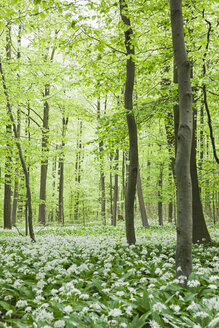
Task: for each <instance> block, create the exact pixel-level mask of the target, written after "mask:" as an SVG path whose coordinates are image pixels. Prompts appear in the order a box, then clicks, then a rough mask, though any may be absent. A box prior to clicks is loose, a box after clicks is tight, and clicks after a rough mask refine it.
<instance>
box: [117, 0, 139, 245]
mask: <svg viewBox="0 0 219 328" xmlns="http://www.w3.org/2000/svg"><path fill="white" fill-rule="evenodd" d="M119 3H120V15H121V19H122V21H123V23H124V25H125V31H124V35H125V47H126V54H127V56H128V57H127V62H126V85H125V95H124V102H125V109H126V111H127V114H126V119H127V124H128V131H129V154H130V164H129V176H128V186H127V192H126V200H125V220H126V237H127V242H128V244H129V245H131V244H135V242H136V238H135V228H134V202H135V193H136V183H137V173H138V137H137V126H136V122H135V116H134V113H133V89H134V79H135V62H134V56H135V49H134V45H133V44H132V36H133V31H132V28H131V22H130V19H129V18H128V16H129V15H128V5H127V2H125V1H124V0H120V2H119Z"/></svg>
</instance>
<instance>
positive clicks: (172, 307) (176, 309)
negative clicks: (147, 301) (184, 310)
mask: <svg viewBox="0 0 219 328" xmlns="http://www.w3.org/2000/svg"><path fill="white" fill-rule="evenodd" d="M170 308H171V309H173V310H174V311H175V312H179V311H180V306H179V305H174V304H172V305H170Z"/></svg>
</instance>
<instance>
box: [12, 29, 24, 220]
mask: <svg viewBox="0 0 219 328" xmlns="http://www.w3.org/2000/svg"><path fill="white" fill-rule="evenodd" d="M21 29H22V27H21V23H19V27H18V50H17V60H18V63H19V64H20V62H19V61H20V58H21ZM17 78H18V83H19V85H20V74H19V73H18V74H17ZM19 91H20V90H19ZM20 130H21V111H20V106H19V104H18V110H17V134H18V138H20ZM18 161H19V160H18ZM18 179H19V168H18V163H17V168H16V177H15V183H14V196H13V206H12V225H16V218H17V204H18V186H19V182H18V181H19V180H18Z"/></svg>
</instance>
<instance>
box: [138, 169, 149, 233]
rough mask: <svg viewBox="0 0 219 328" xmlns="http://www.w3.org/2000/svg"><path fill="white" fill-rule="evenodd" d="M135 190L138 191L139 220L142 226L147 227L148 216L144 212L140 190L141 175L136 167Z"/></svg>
mask: <svg viewBox="0 0 219 328" xmlns="http://www.w3.org/2000/svg"><path fill="white" fill-rule="evenodd" d="M137 192H138V201H139V207H140V212H141V222H142V226H143V227H144V228H145V227H148V226H149V223H148V218H147V214H146V209H145V204H144V197H143V192H142V185H141V175H140V169H139V168H138V175H137Z"/></svg>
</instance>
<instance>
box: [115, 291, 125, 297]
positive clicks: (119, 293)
mask: <svg viewBox="0 0 219 328" xmlns="http://www.w3.org/2000/svg"><path fill="white" fill-rule="evenodd" d="M116 295H117V296H123V295H125V293H124V292H123V291H122V290H120V291H118V292H116Z"/></svg>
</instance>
